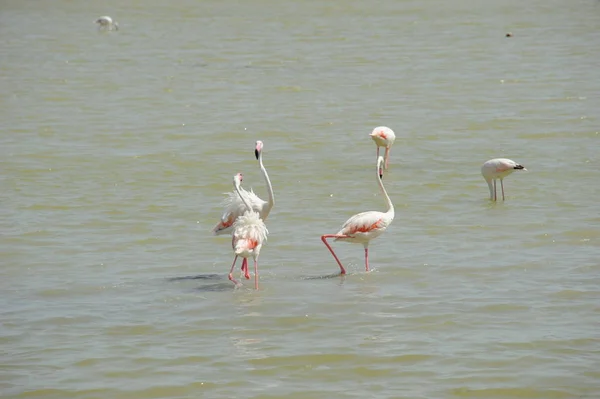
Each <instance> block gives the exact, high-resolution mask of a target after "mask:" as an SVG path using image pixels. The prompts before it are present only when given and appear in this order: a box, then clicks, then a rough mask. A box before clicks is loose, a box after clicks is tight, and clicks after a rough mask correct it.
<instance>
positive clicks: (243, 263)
mask: <svg viewBox="0 0 600 399" xmlns="http://www.w3.org/2000/svg"><path fill="white" fill-rule="evenodd" d="M242 271H243V272H244V277H245V278H246V280H250V273H248V259H246V258H244V260H243V261H242Z"/></svg>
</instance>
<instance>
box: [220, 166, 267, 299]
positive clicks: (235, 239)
mask: <svg viewBox="0 0 600 399" xmlns="http://www.w3.org/2000/svg"><path fill="white" fill-rule="evenodd" d="M242 179H243V176H242V174H241V173H238V174H237V175H235V176H234V177H233V188H234V190H235V192H236V193H237V195H239V197H240V201H242V203H243V204H244V205H245V206H246V212H245V213H244V214H242V215H241V216H239V217H238V218H237V219H236V221H235V222H234V224H233V234H232V238H231V246H232V247H233V252H234V254H235V258H234V259H233V264H232V265H231V270H230V271H229V280H231V281H233V283H234V284H235V285H236V286H237V285H238V282H237V281H236V280H235V279H234V278H233V268H234V267H235V262H236V261H237V258H238V257H240V256H241V257H242V258H244V262H245V263H246V264H247V262H248V258H249V257H252V258H254V288H255V289H258V256H259V255H260V249H261V248H262V246H263V244H264V243H265V242H266V241H267V234H269V231H268V230H267V226H266V225H265V223H264V222H263V220H262V219H261V218H260V215H259V214H258V212H255V211H254V210H252V208H251V207H250V204H249V203H247V202H246V197H245V196H244V195H243V193H242V192H241V190H242V189H241V188H240V184H241V183H242ZM242 269H243V267H242ZM246 270H247V266H246Z"/></svg>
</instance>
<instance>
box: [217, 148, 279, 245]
mask: <svg viewBox="0 0 600 399" xmlns="http://www.w3.org/2000/svg"><path fill="white" fill-rule="evenodd" d="M263 146H264V145H263V142H262V141H260V140H258V141H257V142H256V146H255V147H254V155H255V156H256V159H257V160H258V166H259V167H260V171H261V172H262V175H263V177H264V178H265V182H266V184H267V193H268V196H269V198H268V201H264V200H262V199H261V198H259V197H258V196H257V195H256V194H254V192H253V191H252V189H250V191H246V190H244V189H243V188H241V189H240V190H241V192H242V194H243V195H244V197H245V199H246V201H248V204H249V205H250V207H251V208H252V210H254V211H256V212H258V213H259V215H260V218H261V219H262V220H267V217H268V216H269V213H270V212H271V209H272V208H273V205H274V204H275V196H274V195H273V186H272V185H271V180H270V179H269V174H268V173H267V169H265V166H264V165H263V159H262V152H263ZM225 195H226V197H225V199H224V200H223V202H222V204H223V206H224V207H225V209H224V211H223V215H222V216H221V220H220V221H219V223H217V224H216V225H215V227H213V229H212V232H213V234H214V235H217V236H218V235H223V234H231V230H232V227H233V223H234V222H235V220H236V219H237V218H238V217H240V216H241V215H242V214H243V213H244V212H246V206H245V204H244V203H243V202H242V200H241V196H239V195H238V194H237V193H236V192H235V191H232V192H230V193H225Z"/></svg>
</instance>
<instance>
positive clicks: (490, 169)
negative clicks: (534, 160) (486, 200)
mask: <svg viewBox="0 0 600 399" xmlns="http://www.w3.org/2000/svg"><path fill="white" fill-rule="evenodd" d="M515 170H524V171H526V170H527V169H525V167H524V166H523V165H520V164H518V163H516V162H515V161H513V160H512V159H506V158H495V159H490V160H489V161H486V162H485V163H484V164H483V165H482V166H481V174H482V175H483V178H484V179H485V181H486V182H487V184H488V187H489V189H490V199H491V200H492V201H496V200H497V198H498V195H497V194H496V179H500V186H501V187H502V201H504V178H505V177H506V176H508V175H510V174H511V173H512V172H514V171H515ZM492 180H493V181H494V185H493V186H492Z"/></svg>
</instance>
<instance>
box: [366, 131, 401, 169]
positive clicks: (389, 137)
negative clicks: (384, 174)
mask: <svg viewBox="0 0 600 399" xmlns="http://www.w3.org/2000/svg"><path fill="white" fill-rule="evenodd" d="M369 136H371V138H372V139H373V141H374V142H375V145H377V157H378V158H379V147H385V168H386V169H387V168H388V165H389V162H390V150H391V148H392V144H394V140H396V135H395V134H394V131H393V130H392V129H390V128H389V127H386V126H378V127H376V128H375V129H373V131H372V132H371V134H369Z"/></svg>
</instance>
